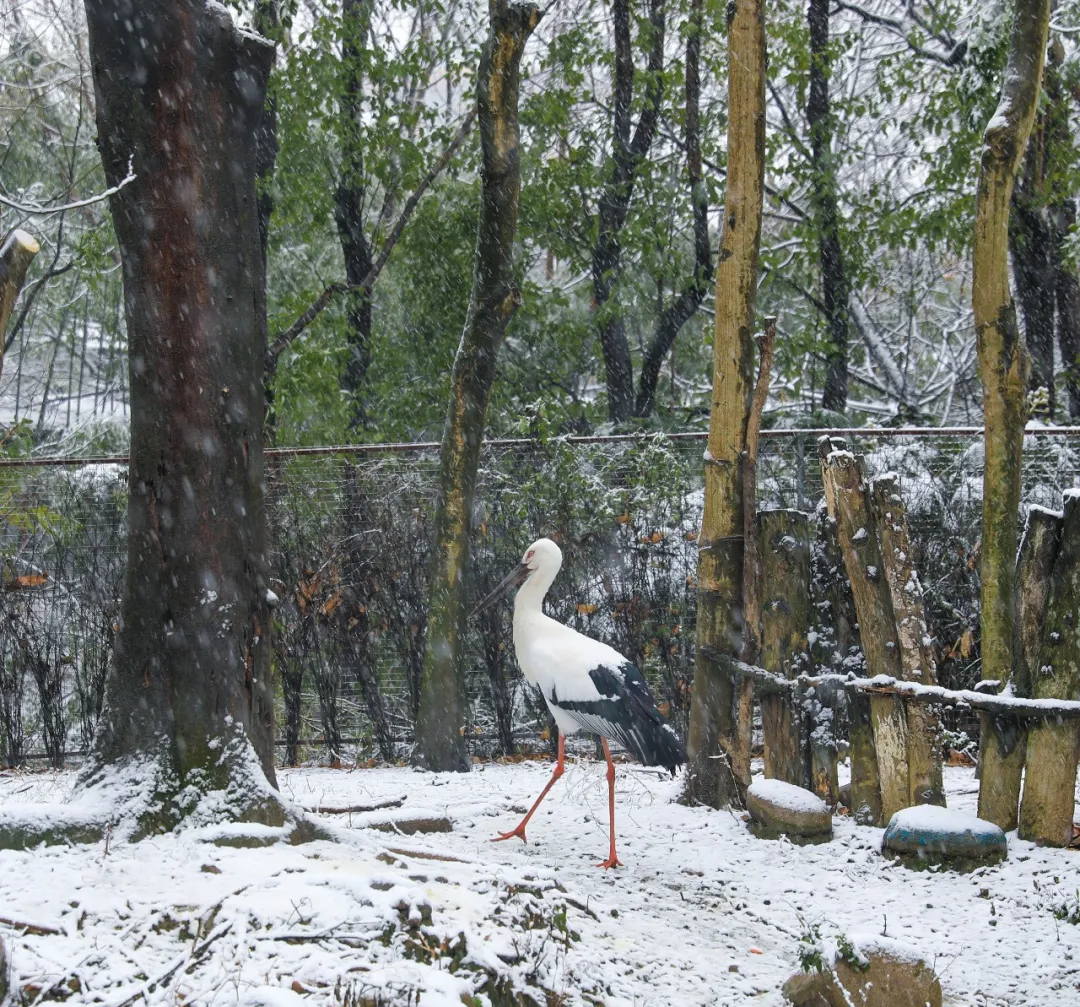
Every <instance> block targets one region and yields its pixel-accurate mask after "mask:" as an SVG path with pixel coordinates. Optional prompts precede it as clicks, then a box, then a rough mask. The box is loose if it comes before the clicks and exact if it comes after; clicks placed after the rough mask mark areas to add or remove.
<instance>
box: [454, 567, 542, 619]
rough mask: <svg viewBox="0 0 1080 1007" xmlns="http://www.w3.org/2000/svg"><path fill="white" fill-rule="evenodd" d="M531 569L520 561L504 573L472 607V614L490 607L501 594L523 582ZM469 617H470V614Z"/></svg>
mask: <svg viewBox="0 0 1080 1007" xmlns="http://www.w3.org/2000/svg"><path fill="white" fill-rule="evenodd" d="M530 573H532V571H531V570H530V569H529V567H528V565H527V564H526V563H520V564H519V565H518V566H516V567H515V568H514V569H513V570H511V571H510V573H508V574H507V575H506V577H505V578H504V579H503V580H502V582H501V583H500V584H499V586H498V587H497V588H495V590H494V591H492V592H491V594H489V595H488V596H487V597H486V598H485V599H484V600H483V601H482V602H480V604H479V605H477V606H476V608H474V609H473V611H472V615H473V616H476V615H479V614H480V613H481V612H483V611H484V609H486V608H490V607H491V606H492V605H494V604H495V602H497V601H498V600H499V599H500V598H501V597H503V595H505V594H508V593H509V592H510V591H512V590H513V589H514V588H515V587H520V586H521V585H522V584H524V583H525V579H526V578H527V577H528V576H529V574H530ZM469 618H472V616H470V617H469Z"/></svg>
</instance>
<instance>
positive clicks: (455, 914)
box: [0, 761, 1080, 1007]
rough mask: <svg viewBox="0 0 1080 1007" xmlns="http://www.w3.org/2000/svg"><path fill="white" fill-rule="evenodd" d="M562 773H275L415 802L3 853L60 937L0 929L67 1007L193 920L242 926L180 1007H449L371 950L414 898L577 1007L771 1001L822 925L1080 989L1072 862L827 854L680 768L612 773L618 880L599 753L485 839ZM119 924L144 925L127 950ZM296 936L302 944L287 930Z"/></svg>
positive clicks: (4, 793) (18, 910) (337, 801)
mask: <svg viewBox="0 0 1080 1007" xmlns="http://www.w3.org/2000/svg"><path fill="white" fill-rule="evenodd" d="M550 771H551V766H550V764H546V763H522V764H517V765H495V764H488V765H480V766H476V767H475V768H474V771H473V772H472V773H471V774H468V775H452V774H449V775H442V774H425V773H419V772H414V771H412V770H409V769H404V768H396V769H374V770H354V771H348V770H323V769H299V770H284V771H281V773H280V776H279V783H280V785H281V788H282V790H283V791H284V792H285V794H286V795H288V796H290V797H291V798H292V799H293V800H295V801H296V802H297V803H298V804H301V805H304V806H307V807H315V806H321V807H343V806H348V805H357V804H365V805H366V804H375V803H379V802H383V801H387V800H391V799H396V798H400V797H403V796H404V797H405V798H406V800H405V801H404V803H403V805H402V806H401V807H400V808H399V809H395V810H392V811H380V812H372V813H369V814H365V815H326V816H323V817H324V820H325V821H328V822H332V823H333V824H335V825H337V826H339V827H341V829H342V832H343V833H346V834H347V836H348V840H347V841H346V842H342V843H336V844H335V843H315V844H311V845H309V846H306V847H287V846H280V845H279V846H273V847H269V848H265V849H232V848H222V847H218V846H212V845H208V844H206V843H205V842H200V841H198V837H196V836H191V835H181V836H168V837H159V838H156V839H153V840H149V841H146V842H143V843H140V844H133V845H126V844H121V845H120V846H118V847H115V848H113V849H112V850H110V852H109V854H108V855H107V856H106V855H105V854H104V851H103V849H102V848H101V847H100V846H99V847H98V848H83V849H52V850H41V851H35V852H30V853H0V917H8V918H12V919H20V920H24V921H30V922H35V923H38V924H42V925H44V926H48V927H53V928H55V929H58V930H61V931H62V933H61V934H59V935H37V936H35V935H24V936H22V937H15V932H14V931H13V930H11V928H8V927H4V926H2V925H0V933H4V936H5V937H6V938H8V939H9V942H10V943H12V944H13V945H14V957H15V958H16V962H15V968H16V971H17V972H19V975H20V976H21V977H22V978H21V981H22V982H23V983H24V984H25V983H26V981H27V980H26V976H27V975H28V974H29V973H30V972H32V971H33V970H34V969H36V970H37V971H38V972H39V973H40V974H41V976H42V977H45V976H51V975H53V974H57V975H59V974H60V972H62V971H63V970H64V969H68V970H69V971H70V970H71V963H73V962H77V961H78V959H79V957H80V956H85V957H87V959H88V960H87V962H86V963H85V964H83V965H81V966H79V967H80V968H81V969H82V976H83V978H82V980H80V982H79V984H78V985H79V989H78V990H77V991H76V992H73V993H72V997H71V999H70V1000H69V1002H70V1003H82V1002H85V1003H90V1002H96V1003H106V1004H110V1005H111V1007H119V1005H120V1001H122V1000H123V999H124V996H123V995H122V994H123V992H124V991H128V993H129V995H130V992H133V991H135V990H136V989H137V983H138V982H143V983H144V984H145V983H146V982H147V981H151V980H153V978H154V977H155V976H156V975H157V974H159V973H160V972H162V971H164V970H165V969H167V968H168V967H169V966H170V965H171V964H172V963H174V962H175V960H176V959H177V954H178V949H179V950H180V952H181V959H182V955H183V954H189V953H190V952H189V951H185V950H184V949H185V948H189V946H190V948H197V947H198V944H199V940H200V939H201V938H199V937H197V936H192V937H191V940H190V941H189V942H188V944H186V945H178V944H177V938H176V932H177V929H178V928H182V929H181V932H182V933H184V934H187V933H188V931H194V930H196V929H197V924H196V923H194V922H193V921H195V920H197V919H198V918H200V917H201V918H203V919H204V923H203V938H205V936H206V934H208V933H211V934H212V933H213V932H214V930H215V928H218V929H220V928H222V927H224V926H225V925H228V926H229V927H230V930H229V932H227V933H225V934H224V935H221V936H219V937H218V938H215V943H214V946H213V947H211V948H209V949H207V950H206V951H205V952H204V953H203V956H202V957H201V958H200V959H199V961H198V962H197V963H193V964H192V968H191V972H190V978H185V979H183V981H182V982H178V981H177V980H176V979H171V980H169V982H167V983H162V984H159V986H157V987H155V990H152V991H148V993H147V996H146V999H147V1002H154V1003H156V1002H165V1001H164V1000H163V999H162V1000H160V1001H159V1000H158V999H156V997H158V995H159V994H161V993H162V991H163V990H164V989H165V988H166V987H168V988H169V991H170V997H171V998H170V999H169V1002H170V1003H176V1002H178V1001H180V1000H183V1001H186V1002H188V1003H215V1004H234V1003H237V1002H244V1001H245V999H246V1000H247V1002H249V1003H251V1004H254V1003H264V1002H265V1003H270V1002H271V1000H273V1001H274V1003H275V1005H280V1007H284V1005H286V1004H292V1003H297V1004H298V1003H300V1002H301V1000H305V1001H306V1002H308V1003H318V1004H323V1003H334V1002H340V1001H339V1000H335V999H334V997H333V995H332V992H333V990H332V988H333V986H334V984H335V982H338V981H341V980H343V978H344V980H348V977H349V976H352V977H354V978H355V976H356V975H357V974H362V975H363V977H364V981H365V982H366V983H369V985H370V988H371V989H374V990H378V991H381V994H382V995H383V996H388V995H391V994H393V992H394V990H401V989H405V988H407V987H409V986H412V987H415V988H417V989H420V990H423V995H422V999H421V1003H422V1004H423V1005H424V1007H427V1005H428V1004H431V1005H435V1004H442V1003H447V1004H451V1003H454V1002H457V1003H460V1002H461V999H460V993H461V992H462V989H461V988H459V987H460V982H458V984H457V985H455V982H457V980H455V979H454V978H453V977H451V976H449V975H447V974H445V973H442V972H440V966H438V963H437V964H436V967H434V968H431V967H426V966H425V967H422V966H421V965H419V964H417V963H415V962H412V961H403V960H402V959H401V956H400V954H395V952H394V949H393V948H383V947H382V945H380V944H378V943H377V942H375V943H373V942H372V941H371V935H372V934H375V933H377V932H378V930H379V928H380V927H385V926H386V924H387V922H388V921H391V920H393V919H395V918H397V917H399V916H402V915H403V914H404V913H414V914H415V913H417V912H419V911H420V910H419V909H418V908H417V907H419V906H422V905H423V904H425V903H426V904H427V905H430V907H431V911H432V916H433V918H434V927H435V929H436V930H437V931H439V932H440V933H444V934H447V935H452V934H455V933H457V932H458V931H461V932H463V933H466V934H467V935H468V937H469V947H470V949H471V950H472V953H473V954H474V955H476V954H479V955H480V957H482V956H483V955H482V951H483V950H486V951H492V952H495V953H497V954H499V955H501V956H502V958H501V960H502V961H503V962H506V961H511V962H513V961H514V960H516V958H517V957H519V952H523V951H525V952H527V955H520V957H521V958H522V961H524V960H526V958H528V959H529V960H535V959H536V958H539V959H540V962H541V964H540V967H539V969H538V972H539V979H540V980H541V982H542V984H543V985H544V986H545V987H547V988H548V989H554V990H555V991H556V992H559V993H563V994H565V995H566V1000H565V1002H566V1003H567V1004H585V1003H603V1004H605V1005H609V1007H616V1005H619V1007H621V1005H634V1007H646V1005H656V1007H661V1005H687V1007H690V1005H699V1004H700V1005H706V1004H708V1005H712V1004H717V1005H726V1004H749V1003H760V1004H766V1005H779V1004H782V1003H783V1002H784V1001H783V998H782V996H781V994H780V986H781V985H782V983H783V981H784V980H785V979H786V978H787V977H788V976H789V975H790V974H791V973H792V972H793V971H795V970H796V969H797V967H798V950H799V948H798V945H799V939H800V935H801V934H802V933H803V931H804V930H805V928H806V926H807V925H816V926H817V927H818V928H819V929H820V931H821V933H822V935H824V936H829V935H831V934H835V933H839V932H843V933H848V934H854V933H867V932H869V933H881V932H882V931H883V930H884V931H885V932H886V933H887V935H888V936H890V937H894V938H897V939H899V940H902V941H905V942H907V943H910V944H912V945H913V946H915V947H916V948H918V949H919V950H920V951H921V952H922V953H923V954H924V955H925V956H926V957H927V958H928V959H930V960H931V961H934V962H935V965H936V968H937V971H938V974H939V975H940V976H941V979H942V985H943V987H944V989H945V993H946V1003H948V1004H951V1005H968V1004H978V1005H993V1007H1005V1005H1009V1007H1013V1005H1028V1004H1030V1005H1044V1004H1045V1005H1051V1004H1055V1005H1056V1004H1071V1003H1080V926H1077V925H1073V924H1070V923H1068V922H1065V921H1061V920H1058V919H1056V918H1055V916H1054V913H1053V912H1052V908H1053V905H1054V900H1055V898H1060V897H1062V896H1066V897H1067V896H1068V895H1069V894H1071V893H1073V892H1075V891H1076V890H1078V889H1080V853H1077V852H1075V851H1074V852H1071V853H1070V852H1066V851H1061V850H1039V849H1036V848H1034V847H1032V846H1030V845H1029V844H1027V843H1024V842H1021V841H1019V840H1017V839H1016V838H1015V836H1011V837H1010V844H1009V845H1010V856H1009V860H1008V861H1007V862H1006V863H1005V864H1003V865H1001V866H999V867H995V868H989V869H984V870H982V871H979V872H977V873H975V874H969V875H954V874H950V873H929V872H912V871H909V870H907V869H906V868H903V867H901V866H898V865H895V864H892V863H890V862H889V861H886V860H884V859H883V858H882V857H881V856H880V854H879V852H878V847H879V844H880V839H881V830H877V829H870V828H864V827H859V826H855V825H853V824H851V823H850V822H849V821H848V820H846V819H843V818H837V819H836V826H835V836H834V839H833V840H832V842H830V843H827V844H823V845H820V846H806V847H796V846H792V845H791V844H789V843H787V842H786V841H783V840H781V841H778V842H769V841H764V840H759V839H756V838H755V837H753V836H752V835H750V833H749V832H748V830H747V828H746V825H745V823H744V822H743V821H742V820H741V818H740V817H739V816H737V815H733V814H731V813H729V812H712V811H708V810H705V809H700V808H685V807H682V806H680V805H678V804H675V803H674V798H675V796H676V794H677V791H678V781H671V780H668V779H665V778H661V777H660V776H659V775H658V774H656V773H655V772H653V771H649V770H645V769H643V768H641V767H637V766H620V767H619V774H618V784H617V809H616V810H617V822H618V828H619V833H618V840H619V855H620V858H621V859H622V860H623V861H624V862H625V864H626V867H625V868H623V869H620V870H616V871H607V872H605V871H602V870H599V869H597V868H596V867H594V866H593V865H594V864H595V863H596V862H598V861H599V860H600V859H601V858H602V857H603V856H604V855H605V854H606V845H607V828H606V822H607V808H606V783H605V780H604V772H603V766H602V764H599V763H596V762H591V761H583V762H578V763H572V764H570V765H568V768H567V772H566V775H565V776H564V777H563V779H562V780H561V781H559V783H557V784H556V786H555V788H554V789H553V790H552V792H551V794H550V795H549V797H548V799H547V800H546V801H545V803H544V805H542V806H541V808H540V811H539V812H538V813H537V815H536V816H535V818H534V819H533V821H532V822H531V823H530V827H529V830H528V831H529V840H530V841H529V844H528V845H523V844H522V843H521V842H519V841H517V840H512V841H509V842H505V843H492V842H490V839H491V837H492V836H494V835H495V834H496V832H497V831H505V830H508V829H510V828H512V827H513V826H514V825H515V824H516V822H517V820H518V819H519V817H520V815H521V814H522V813H523V812H524V810H525V809H526V808H527V807H528V805H529V804H530V803H531V802H532V800H533V798H534V797H535V795H536V793H537V792H539V790H540V789H541V787H542V786H543V785H544V783H545V782H546V780H547V778H548V776H549V775H550ZM69 784H70V776H67V775H63V774H61V775H60V776H55V775H48V774H41V775H16V774H0V805H2V804H4V803H6V802H8V801H12V802H14V801H20V802H22V801H28V800H30V801H36V800H49V799H55V798H56V797H57V796H59V795H62V794H63V793H64V791H65V789H66V787H67V786H68V785H69ZM947 788H948V791H949V804H950V806H951V807H955V808H958V809H960V810H966V811H974V804H975V794H976V788H977V785H976V783H975V781H974V779H973V776H972V772H971V771H970V770H966V769H948V770H947ZM436 816H446V817H448V818H450V819H451V820H452V822H453V831H452V832H450V833H439V834H428V835H414V836H403V835H387V834H385V833H379V832H374V831H372V830H370V829H365V828H361V827H360V826H362V825H364V824H366V823H369V822H371V821H375V820H378V821H385V820H387V819H391V818H395V817H396V818H398V819H408V818H424V817H436ZM390 851H398V852H390ZM404 851H410V852H404ZM380 852H381V853H382V855H383V858H382V860H377V859H376V857H377V856H378V855H379V854H380ZM432 856H434V857H453V858H457V859H456V860H438V859H431V857H432ZM218 871H219V872H220V873H215V872H218ZM241 889H242V890H241ZM524 889H529V890H533V889H536V890H537V891H538V892H539V896H540V897H541V898H542V900H543V899H546V900H547V901H548V903H549V904H554V901H557V900H562V901H564V902H565V905H566V925H567V928H568V929H569V930H572V931H575V932H576V933H577V935H578V939H577V940H571V941H569V942H567V941H566V940H565V939H560V935H559V933H556V932H555V931H553V930H551V928H550V927H548V929H547V930H546V931H544V930H541V931H533V930H528V931H508V930H506V929H505V928H501V927H497V926H493V925H492V921H493V920H497V919H498V918H499V912H502V913H510V914H513V913H514V912H518V914H519V916H521V914H522V912H523V911H524V910H522V906H523V905H524V903H522V902H521V900H522V899H524V900H525V901H526V902H528V901H529V900H530V899H532V896H531V895H527V894H526V895H522V894H520V892H521V891H522V890H524ZM563 890H564V891H563ZM73 902H74V903H77V904H78V905H77V907H73V906H72V905H71V903H73ZM219 902H220V903H221V905H220V907H219V908H218V910H217V911H216V912H215V913H214V914H213V915H212V916H211V917H210V918H209V920H208V921H205V920H206V909H207V907H214V906H215V905H216V904H217V903H219ZM404 904H407V909H402V908H401V907H402V906H403V905H404ZM530 904H531V903H530ZM525 909H528V906H525ZM496 910H499V912H496ZM163 914H164V916H167V917H168V919H167V920H165V922H164V923H163V922H162V920H163V918H164V916H163ZM526 915H527V914H526ZM80 916H81V918H82V922H81V923H80V922H79V920H80ZM502 918H503V919H505V918H506V917H505V916H503V917H502ZM522 918H525V917H524V916H522ZM155 920H156V922H155ZM127 929H132V930H133V932H137V933H138V935H139V937H140V938H141V940H142V943H140V945H139V947H138V948H136V947H135V946H134V940H135V939H138V938H135V939H133V935H126V934H125V930H127ZM290 931H296V932H297V934H299V938H300V939H297V940H295V941H283V940H282V939H281V938H282V937H287V936H288V935H289V932H290ZM327 932H332V933H334V934H345V933H348V934H358V935H360V936H361V937H362V938H363V939H358V940H356V941H350V940H335V941H332V942H329V943H327V942H326V941H325V940H322V939H319V934H320V933H327ZM522 933H525V935H526V937H527V938H528V940H527V941H526V943H529V942H532V943H530V944H529V947H527V948H525V947H523V946H522V944H521V941H522V939H523V938H522ZM364 934H366V935H367V936H366V937H363V935H364ZM305 935H306V936H305ZM500 942H503V943H506V942H509V947H510V950H509V952H508V951H507V948H506V947H503V946H502V945H501V944H500ZM477 949H482V951H480V952H478V951H477ZM95 955H97V956H98V959H99V960H98V961H96V962H95V960H94V956H95ZM492 961H494V959H492ZM103 963H104V964H103ZM182 963H183V964H184V968H185V969H186V968H187V965H188V963H187V962H186V961H184V960H183V959H182ZM496 964H497V963H496ZM196 966H197V967H196ZM109 970H111V972H110V971H109ZM155 970H156V971H155ZM350 970H352V971H351V972H350ZM76 971H77V970H76ZM140 975H141V976H144V978H143V979H141V980H140V979H139V978H138V977H139V976H140ZM43 982H44V980H41V981H38V982H37V985H38V986H39V987H40V986H41V985H42V984H43ZM294 982H295V983H296V984H297V987H295V988H297V989H298V992H296V993H290V992H288V991H287V989H286V990H282V993H281V995H280V996H278V997H276V999H275V998H274V997H271V995H270V991H269V990H267V989H265V987H286V988H288V987H290V986H291V985H292V984H293V983H294ZM170 983H171V985H170ZM324 984H325V985H324ZM69 985H71V984H70V983H69ZM95 988H96V989H97V990H99V993H98V994H97V995H96V996H95V995H94V990H95ZM113 990H115V991H116V992H115V993H113V992H112V991H113ZM259 990H262V992H259ZM106 994H108V995H106ZM259 997H262V998H263V999H259ZM290 998H291V999H290Z"/></svg>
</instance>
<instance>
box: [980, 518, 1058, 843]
mask: <svg viewBox="0 0 1080 1007" xmlns="http://www.w3.org/2000/svg"><path fill="white" fill-rule="evenodd" d="M1060 544H1061V515H1060V514H1058V513H1056V512H1055V511H1049V510H1045V509H1044V508H1042V507H1032V508H1031V511H1030V512H1029V513H1028V519H1027V524H1026V525H1025V527H1024V537H1023V538H1022V539H1021V541H1020V554H1019V556H1018V557H1017V560H1016V584H1017V594H1016V601H1017V615H1016V623H1017V631H1018V633H1019V640H1018V641H1017V649H1016V653H1015V659H1014V662H1013V673H1012V676H1011V677H1010V678H1009V680H1008V681H1005V682H1002V683H1001V688H1000V690H999V691H1002V692H1004V691H1006V690H1008V691H1009V693H1010V694H1011V695H1013V696H1019V697H1022V698H1027V697H1030V696H1031V682H1032V679H1033V678H1034V677H1035V674H1036V671H1037V669H1038V661H1039V648H1040V647H1041V646H1042V639H1043V626H1044V624H1045V622H1046V603H1047V600H1048V598H1049V595H1050V576H1051V574H1052V572H1053V569H1054V560H1055V558H1056V557H1057V553H1058V548H1059V547H1060ZM981 722H982V730H981V732H980V733H981V740H982V752H981V755H982V777H981V779H980V782H979V817H980V818H984V819H986V821H988V822H993V823H994V824H995V825H999V826H1000V827H1001V828H1002V829H1005V830H1006V831H1008V830H1010V829H1015V828H1016V826H1017V825H1018V824H1019V805H1020V781H1021V777H1022V776H1023V772H1024V757H1025V755H1026V753H1027V725H1026V723H1025V722H1024V721H1023V720H1022V719H1020V718H1019V717H1011V716H1007V715H995V714H990V713H984V714H983V715H982V717H981Z"/></svg>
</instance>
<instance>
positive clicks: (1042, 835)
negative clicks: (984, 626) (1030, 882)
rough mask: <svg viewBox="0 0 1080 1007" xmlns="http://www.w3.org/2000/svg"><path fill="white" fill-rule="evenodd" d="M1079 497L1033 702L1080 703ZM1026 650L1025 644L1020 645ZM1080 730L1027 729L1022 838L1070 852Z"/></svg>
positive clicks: (1057, 573) (1074, 498)
mask: <svg viewBox="0 0 1080 1007" xmlns="http://www.w3.org/2000/svg"><path fill="white" fill-rule="evenodd" d="M1078 611H1080V491H1077V490H1070V491H1068V493H1067V494H1066V496H1065V515H1064V517H1063V519H1062V522H1061V544H1060V547H1059V549H1058V553H1057V557H1056V559H1055V560H1054V571H1053V574H1052V575H1051V578H1050V593H1049V598H1048V599H1047V603H1046V624H1045V627H1044V629H1043V633H1042V639H1041V646H1040V647H1039V658H1038V661H1037V662H1036V664H1035V665H1034V673H1033V675H1032V678H1031V694H1032V696H1033V697H1034V698H1035V699H1072V700H1075V699H1080V619H1078V618H1077V612H1078ZM1021 646H1023V644H1021ZM1078 755H1080V724H1077V722H1076V721H1075V720H1064V719H1060V718H1057V719H1051V718H1047V719H1046V720H1037V721H1034V722H1033V723H1032V724H1031V725H1030V726H1029V727H1028V737H1027V772H1026V773H1025V774H1024V797H1023V800H1022V801H1021V804H1020V838H1021V839H1028V840H1031V841H1032V842H1035V843H1038V844H1039V845H1040V846H1068V845H1069V844H1070V842H1072V838H1073V813H1074V811H1075V808H1076V762H1077V756H1078Z"/></svg>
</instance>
